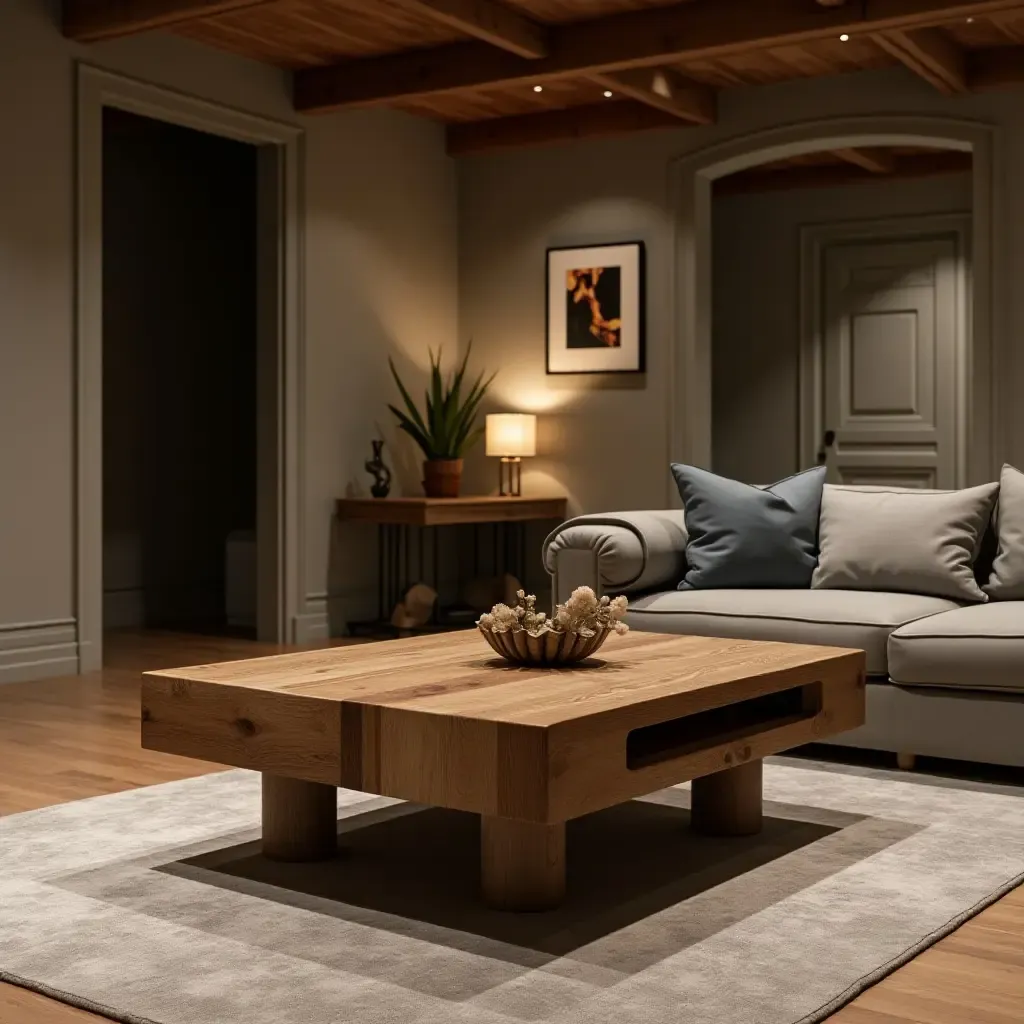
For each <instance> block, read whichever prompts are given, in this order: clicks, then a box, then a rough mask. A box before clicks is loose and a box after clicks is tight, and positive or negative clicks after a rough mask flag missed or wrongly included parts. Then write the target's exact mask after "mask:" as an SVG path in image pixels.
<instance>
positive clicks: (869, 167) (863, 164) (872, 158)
mask: <svg viewBox="0 0 1024 1024" xmlns="http://www.w3.org/2000/svg"><path fill="white" fill-rule="evenodd" d="M832 152H833V153H835V155H836V156H837V157H839V159H840V160H843V161H845V162H846V163H848V164H853V166H854V167H859V168H860V169H861V170H862V171H869V172H870V173H871V174H892V173H893V171H894V170H895V167H896V161H895V159H894V158H893V155H892V153H890V152H888V151H887V150H884V149H834V150H832Z"/></svg>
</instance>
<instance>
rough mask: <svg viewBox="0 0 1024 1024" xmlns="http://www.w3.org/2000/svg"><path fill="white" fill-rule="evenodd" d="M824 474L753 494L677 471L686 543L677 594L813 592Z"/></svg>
mask: <svg viewBox="0 0 1024 1024" xmlns="http://www.w3.org/2000/svg"><path fill="white" fill-rule="evenodd" d="M825 474H826V468H825V467H824V466H816V467H815V468H814V469H808V470H807V471H805V472H803V473H797V474H796V475H795V476H791V477H787V478H786V479H785V480H780V481H779V482H778V483H774V484H771V485H769V486H768V487H754V486H752V485H751V484H743V483H740V482H739V481H737V480H729V479H728V478H727V477H723V476H718V475H717V474H715V473H711V472H708V470H706V469H697V468H696V467H695V466H682V465H679V464H678V463H673V465H672V475H673V476H674V477H675V480H676V486H677V487H678V488H679V496H680V497H681V498H682V499H683V516H684V519H685V522H686V532H687V537H688V540H687V544H686V564H687V567H688V568H687V572H686V575H685V576H684V577H683V580H682V582H681V583H680V584H679V589H680V590H707V589H710V588H719V587H732V588H735V587H748V588H752V587H809V586H810V585H811V576H812V574H813V573H814V567H815V565H816V563H817V558H818V512H819V509H820V507H821V490H822V487H823V486H824V484H825Z"/></svg>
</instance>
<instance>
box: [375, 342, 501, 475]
mask: <svg viewBox="0 0 1024 1024" xmlns="http://www.w3.org/2000/svg"><path fill="white" fill-rule="evenodd" d="M471 349H472V343H470V345H468V346H467V348H466V353H465V355H464V356H463V358H462V361H461V362H460V363H459V364H458V366H457V367H456V368H455V369H454V370H453V371H452V372H451V373H449V374H448V375H447V377H446V376H445V374H444V373H443V371H442V369H441V353H442V350H441V349H438V350H437V353H436V355H435V353H434V351H433V349H429V350H428V352H429V358H430V375H429V381H428V384H427V388H426V390H425V392H424V395H423V408H422V412H421V410H420V409H419V408H417V406H416V403H415V402H413V400H412V396H411V395H410V394H409V392H408V390H407V389H406V387H405V385H404V384H403V383H402V380H401V378H400V377H399V375H398V371H397V370H396V368H395V364H394V362H393V361H392V360H391V359H389V360H388V363H389V365H390V367H391V375H392V376H393V377H394V379H395V383H396V384H397V385H398V390H399V392H400V393H401V396H402V400H403V402H404V404H405V407H406V408H405V410H404V411H403V410H402V409H400V408H398V407H397V406H394V405H389V406H388V409H390V411H391V413H392V414H393V415H394V416H395V418H396V419H397V420H398V426H399V429H400V430H403V431H404V432H405V433H406V434H408V435H409V436H410V437H411V438H412V439H413V440H414V441H415V442H416V444H417V445H418V446H419V447H420V449H421V450H422V451H423V454H424V455H425V456H426V458H428V459H458V458H461V457H462V455H463V454H464V452H466V451H467V450H468V449H469V448H470V447H471V446H472V445H473V444H475V443H476V442H477V441H478V440H479V439H480V437H481V436H482V434H483V433H484V429H483V428H482V427H479V428H476V429H473V424H474V421H475V419H476V415H477V412H478V410H479V408H480V403H481V402H482V401H483V398H484V397H485V395H486V394H487V390H488V388H489V387H490V385H491V383H492V382H493V380H494V377H495V376H496V375H495V374H491V376H490V377H486V378H485V375H484V374H483V373H481V374H480V375H479V376H478V377H477V378H476V380H475V381H474V382H473V384H472V386H471V387H470V388H469V391H468V392H467V391H466V390H465V386H466V373H467V369H468V365H469V356H470V351H471Z"/></svg>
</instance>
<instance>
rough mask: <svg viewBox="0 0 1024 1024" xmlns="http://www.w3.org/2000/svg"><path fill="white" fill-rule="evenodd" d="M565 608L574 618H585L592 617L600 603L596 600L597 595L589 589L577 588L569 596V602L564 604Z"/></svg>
mask: <svg viewBox="0 0 1024 1024" xmlns="http://www.w3.org/2000/svg"><path fill="white" fill-rule="evenodd" d="M565 606H566V608H568V609H569V612H570V613H571V614H572V615H573V616H574V617H579V618H585V617H587V616H589V615H593V614H594V613H595V612H596V611H597V609H598V608H599V607H600V603H599V602H598V600H597V595H596V594H595V593H594V592H593V590H591V589H590V587H577V588H576V589H575V590H574V591H573V592H572V594H570V595H569V600H568V601H566V602H565Z"/></svg>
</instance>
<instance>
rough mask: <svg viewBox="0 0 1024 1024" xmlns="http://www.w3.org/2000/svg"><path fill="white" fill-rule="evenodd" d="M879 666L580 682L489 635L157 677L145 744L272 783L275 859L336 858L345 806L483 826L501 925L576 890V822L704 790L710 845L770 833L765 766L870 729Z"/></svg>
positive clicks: (661, 648)
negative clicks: (386, 803)
mask: <svg viewBox="0 0 1024 1024" xmlns="http://www.w3.org/2000/svg"><path fill="white" fill-rule="evenodd" d="M864 693H865V691H864V653H863V652H862V651H853V650H844V649H841V648H835V647H812V646H806V645H803V644H787V643H774V642H753V641H745V640H723V639H711V638H708V637H696V636H668V635H664V634H655V633H638V632H630V633H629V634H627V635H626V636H623V637H612V638H610V639H609V640H608V642H607V643H606V644H605V646H604V647H603V648H602V649H601V651H600V654H599V656H598V658H596V659H594V660H593V661H592V662H590V663H584V664H582V665H580V666H578V667H575V668H570V669H528V668H516V667H511V666H506V665H505V664H504V663H503V662H500V661H497V660H496V659H495V657H494V654H493V652H492V651H491V650H490V648H488V647H487V646H486V644H485V643H484V640H483V638H482V637H480V636H479V634H478V633H477V632H476V631H475V630H469V631H466V632H463V633H448V634H442V635H437V636H429V637H417V638H415V639H409V640H394V641H391V642H388V643H379V644H365V645H360V646H354V647H343V648H333V649H330V650H321V651H311V652H303V653H299V654H286V655H279V656H275V657H269V658H257V659H254V660H251V661H234V662H228V663H225V664H220V665H202V666H198V667H196V668H180V669H171V670H168V671H162V672H148V673H146V675H145V676H144V678H143V684H142V745H143V746H144V747H147V748H149V749H151V750H162V751H166V752H168V753H172V754H182V755H185V756H186V757H196V758H201V759H203V760H206V761H215V762H218V763H221V764H228V765H236V766H238V767H240V768H251V769H254V770H256V771H259V772H262V773H263V850H264V853H265V855H266V856H267V857H271V858H276V859H280V860H295V861H302V860H314V859H322V858H326V857H329V856H331V855H333V853H334V852H335V848H336V842H337V799H336V788H337V787H339V786H342V787H345V788H347V789H354V790H362V791H363V792H366V793H377V794H381V795H383V796H389V797H399V798H401V799H404V800H413V801H417V802H420V803H424V804H433V805H436V806H439V807H449V808H454V809H456V810H462V811H471V812H473V813H475V814H479V815H480V816H481V873H482V887H483V893H484V897H485V898H486V900H487V901H488V902H489V903H490V904H492V905H493V906H496V907H501V908H505V909H515V910H540V909H546V908H550V907H553V906H556V905H557V904H558V903H559V901H560V900H561V899H562V896H563V894H564V892H565V822H566V821H568V820H569V819H571V818H575V817H578V816H579V815H582V814H587V813H589V812H591V811H597V810H601V809H602V808H605V807H610V806H612V805H613V804H617V803H621V802H623V801H625V800H629V799H631V798H632V797H636V796H642V795H644V794H647V793H652V792H655V791H656V790H659V789H663V788H665V787H666V786H671V785H674V784H676V783H679V782H685V781H687V780H690V779H692V780H693V793H692V812H691V821H692V824H693V827H694V828H696V829H698V830H701V831H704V832H707V833H713V834H718V835H722V834H724V835H747V834H751V833H754V832H757V831H758V830H759V829H760V827H761V759H762V758H763V757H765V756H766V755H768V754H773V753H777V752H779V751H782V750H786V749H788V748H790V747H794V746H797V745H798V744H801V743H807V742H810V741H813V740H821V739H824V738H825V737H827V736H830V735H833V734H835V733H840V732H845V731H846V730H847V729H853V728H855V727H856V726H858V725H861V724H863V722H864Z"/></svg>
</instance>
